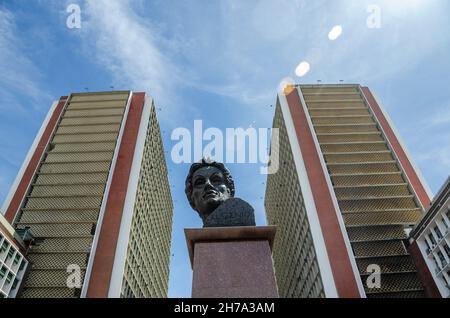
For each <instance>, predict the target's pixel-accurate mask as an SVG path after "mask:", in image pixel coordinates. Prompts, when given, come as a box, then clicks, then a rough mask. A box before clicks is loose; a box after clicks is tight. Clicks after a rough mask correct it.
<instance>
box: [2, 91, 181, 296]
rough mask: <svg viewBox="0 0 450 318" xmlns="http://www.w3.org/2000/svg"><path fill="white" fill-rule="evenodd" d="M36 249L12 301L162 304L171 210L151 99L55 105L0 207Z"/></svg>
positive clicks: (121, 97)
mask: <svg viewBox="0 0 450 318" xmlns="http://www.w3.org/2000/svg"><path fill="white" fill-rule="evenodd" d="M4 209H5V211H6V213H5V216H6V218H7V220H8V221H9V222H10V223H12V224H13V226H14V227H15V228H16V229H24V228H29V230H30V231H31V233H32V234H33V235H34V237H35V242H36V246H33V247H32V248H31V249H30V250H29V253H28V258H29V260H30V263H31V271H30V273H29V275H28V278H27V279H26V280H25V282H24V285H23V290H22V293H20V295H19V296H20V297H166V296H167V289H168V275H169V256H170V241H171V226H172V213H173V206H172V200H171V194H170V188H169V181H168V175H167V168H166V163H165V159H164V151H163V145H162V140H161V136H160V129H159V124H158V121H157V119H156V114H155V107H154V104H153V100H152V99H151V98H150V97H149V96H148V95H146V94H145V93H134V92H130V91H115V92H101V93H75V94H71V95H70V96H69V97H61V99H60V100H59V101H57V102H55V103H54V104H53V105H52V107H51V109H50V111H49V113H48V115H47V118H46V119H45V121H44V123H43V125H42V128H41V130H40V131H39V133H38V135H37V137H36V139H35V142H34V143H33V145H32V147H31V149H30V151H29V153H28V156H27V158H26V160H25V162H24V164H23V166H22V168H21V170H20V172H19V174H18V176H17V178H16V181H15V183H14V185H13V187H12V189H11V191H10V194H9V196H8V198H7V199H6V201H5V208H4Z"/></svg>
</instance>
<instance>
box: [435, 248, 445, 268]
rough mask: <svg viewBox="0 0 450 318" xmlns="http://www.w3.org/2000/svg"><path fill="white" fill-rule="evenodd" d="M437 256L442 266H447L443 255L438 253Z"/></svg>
mask: <svg viewBox="0 0 450 318" xmlns="http://www.w3.org/2000/svg"><path fill="white" fill-rule="evenodd" d="M437 255H438V256H439V260H440V261H441V264H442V266H445V265H447V261H446V260H445V257H444V254H442V252H441V251H438V252H437Z"/></svg>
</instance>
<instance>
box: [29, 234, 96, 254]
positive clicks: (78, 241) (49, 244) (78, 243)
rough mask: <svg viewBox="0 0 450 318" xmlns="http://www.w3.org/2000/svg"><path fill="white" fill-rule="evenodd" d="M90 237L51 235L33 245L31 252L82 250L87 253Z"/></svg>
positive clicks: (89, 247)
mask: <svg viewBox="0 0 450 318" xmlns="http://www.w3.org/2000/svg"><path fill="white" fill-rule="evenodd" d="M91 244H92V237H63V238H59V237H52V238H46V239H45V240H44V241H43V242H42V243H41V244H39V245H38V246H35V247H33V253H39V252H42V253H45V252H55V251H58V252H61V253H66V252H84V253H89V252H90V249H91Z"/></svg>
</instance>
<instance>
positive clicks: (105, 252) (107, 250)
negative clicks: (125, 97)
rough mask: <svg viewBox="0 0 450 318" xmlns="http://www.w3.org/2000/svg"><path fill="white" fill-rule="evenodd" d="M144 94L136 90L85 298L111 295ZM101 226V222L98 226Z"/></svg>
mask: <svg viewBox="0 0 450 318" xmlns="http://www.w3.org/2000/svg"><path fill="white" fill-rule="evenodd" d="M144 102H145V93H133V96H132V98H131V103H130V109H129V111H128V117H127V119H126V123H125V127H124V132H123V135H122V140H121V142H120V147H119V154H118V156H117V161H116V165H115V167H114V171H113V176H112V180H111V185H110V188H109V193H108V197H107V202H106V207H105V212H104V216H103V221H102V224H101V228H100V234H99V239H98V242H97V247H96V250H95V257H94V263H93V266H92V272H91V275H90V278H89V286H88V290H87V294H86V297H88V298H105V297H108V291H109V285H110V281H111V275H112V270H113V265H114V257H115V252H116V246H117V240H118V238H119V230H120V224H121V222H122V213H123V207H124V205H125V197H126V194H127V189H128V180H129V177H130V172H131V165H132V163H133V156H134V149H135V147H136V142H137V137H138V132H139V126H140V122H141V116H142V111H143V109H144ZM99 226H100V225H99Z"/></svg>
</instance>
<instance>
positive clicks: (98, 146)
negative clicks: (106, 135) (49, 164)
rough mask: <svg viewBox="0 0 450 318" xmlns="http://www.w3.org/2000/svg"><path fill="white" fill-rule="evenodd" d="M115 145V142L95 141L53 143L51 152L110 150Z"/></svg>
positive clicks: (112, 149)
mask: <svg viewBox="0 0 450 318" xmlns="http://www.w3.org/2000/svg"><path fill="white" fill-rule="evenodd" d="M115 147H116V143H115V142H113V141H111V142H96V143H85V144H81V143H80V144H55V146H54V148H53V149H52V150H51V153H55V152H56V153H62V152H78V153H84V152H98V151H100V152H107V151H109V152H112V151H114V149H115Z"/></svg>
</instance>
